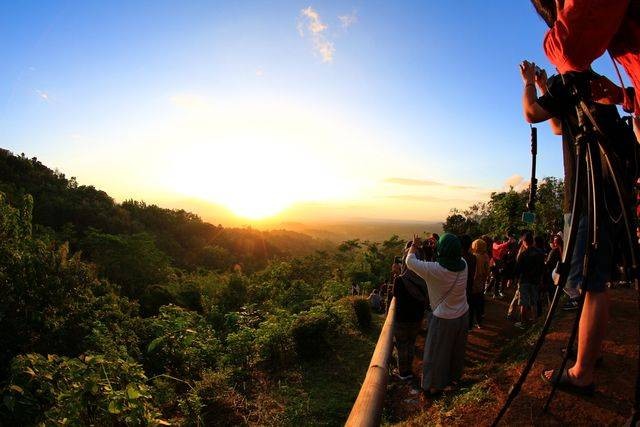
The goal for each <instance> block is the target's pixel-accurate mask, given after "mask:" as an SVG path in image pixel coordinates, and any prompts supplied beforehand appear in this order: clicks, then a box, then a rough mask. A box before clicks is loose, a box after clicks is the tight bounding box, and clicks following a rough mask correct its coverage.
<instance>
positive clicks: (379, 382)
mask: <svg viewBox="0 0 640 427" xmlns="http://www.w3.org/2000/svg"><path fill="white" fill-rule="evenodd" d="M395 314H396V299H395V298H394V299H392V300H391V304H389V310H388V312H387V318H386V319H385V321H384V326H383V327H382V331H381V332H380V337H379V338H378V343H377V344H376V349H375V350H374V351H373V356H372V357H371V363H369V369H368V370H367V375H366V377H365V378H364V382H363V383H362V387H361V388H360V393H358V398H357V399H356V403H354V405H353V408H351V413H350V414H349V418H348V419H347V423H346V425H347V426H348V427H355V426H357V427H370V426H371V427H372V426H378V425H380V420H381V417H382V405H383V403H384V397H385V394H386V392H387V380H388V378H389V367H388V361H389V358H390V356H391V351H392V350H393V325H394V323H395V321H394V318H395Z"/></svg>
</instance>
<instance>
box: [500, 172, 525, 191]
mask: <svg viewBox="0 0 640 427" xmlns="http://www.w3.org/2000/svg"><path fill="white" fill-rule="evenodd" d="M504 186H505V187H506V189H507V190H508V189H510V188H513V189H514V190H516V191H522V190H525V189H527V188H529V181H528V180H525V179H524V178H523V177H522V175H519V174H513V175H511V176H510V177H509V178H507V179H506V180H505V181H504Z"/></svg>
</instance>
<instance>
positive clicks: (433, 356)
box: [422, 311, 469, 390]
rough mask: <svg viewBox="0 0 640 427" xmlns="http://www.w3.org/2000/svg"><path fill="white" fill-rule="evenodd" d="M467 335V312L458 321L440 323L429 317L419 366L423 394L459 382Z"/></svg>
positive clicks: (440, 319) (435, 318) (433, 317)
mask: <svg viewBox="0 0 640 427" xmlns="http://www.w3.org/2000/svg"><path fill="white" fill-rule="evenodd" d="M468 333H469V311H467V312H466V313H465V314H463V315H462V316H460V317H458V318H457V319H442V318H439V317H437V316H434V315H431V317H430V319H429V332H428V333H427V341H426V342H425V345H424V360H423V362H422V388H423V389H424V390H429V389H430V388H435V389H438V390H441V389H443V388H445V387H447V386H449V385H451V383H452V382H454V381H458V380H460V377H461V376H462V368H463V367H464V356H465V348H466V346H467V334H468Z"/></svg>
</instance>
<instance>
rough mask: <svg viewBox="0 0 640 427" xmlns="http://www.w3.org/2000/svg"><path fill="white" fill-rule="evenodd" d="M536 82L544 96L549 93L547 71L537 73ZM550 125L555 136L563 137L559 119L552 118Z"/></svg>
mask: <svg viewBox="0 0 640 427" xmlns="http://www.w3.org/2000/svg"><path fill="white" fill-rule="evenodd" d="M535 80H536V86H537V87H538V90H539V91H540V93H541V94H542V95H543V96H544V95H545V94H546V93H547V92H548V91H549V86H548V83H547V81H548V78H547V72H546V71H545V70H540V72H538V73H536V77H535ZM537 102H538V101H537V99H536V103H537ZM549 125H550V126H551V131H552V132H553V134H554V135H562V122H560V120H559V119H558V118H556V117H551V118H550V119H549Z"/></svg>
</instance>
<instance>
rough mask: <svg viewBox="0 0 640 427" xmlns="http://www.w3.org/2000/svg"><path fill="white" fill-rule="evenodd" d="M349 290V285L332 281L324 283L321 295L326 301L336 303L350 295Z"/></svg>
mask: <svg viewBox="0 0 640 427" xmlns="http://www.w3.org/2000/svg"><path fill="white" fill-rule="evenodd" d="M349 290H350V287H349V285H348V284H346V283H344V282H341V281H337V280H334V279H331V280H327V281H326V282H324V283H323V285H322V291H321V292H320V295H321V296H322V298H324V299H326V300H330V301H335V300H338V299H340V298H343V297H344V296H346V295H349Z"/></svg>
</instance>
